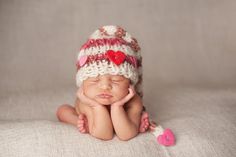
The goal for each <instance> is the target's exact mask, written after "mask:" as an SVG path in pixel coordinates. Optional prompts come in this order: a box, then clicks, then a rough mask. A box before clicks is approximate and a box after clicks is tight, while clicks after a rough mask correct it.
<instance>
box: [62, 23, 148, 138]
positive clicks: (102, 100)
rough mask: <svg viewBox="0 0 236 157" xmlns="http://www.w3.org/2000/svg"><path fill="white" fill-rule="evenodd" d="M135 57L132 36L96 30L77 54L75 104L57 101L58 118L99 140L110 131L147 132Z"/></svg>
mask: <svg viewBox="0 0 236 157" xmlns="http://www.w3.org/2000/svg"><path fill="white" fill-rule="evenodd" d="M141 62H142V58H141V54H140V47H139V45H138V43H137V40H135V39H134V38H133V37H131V35H130V34H129V33H127V32H126V31H125V30H124V29H122V28H121V27H118V26H103V27H102V28H100V29H98V30H96V31H95V32H94V33H93V34H92V35H91V36H90V38H89V39H88V41H87V42H86V43H85V44H84V45H83V46H82V48H81V49H80V52H79V54H78V62H77V70H78V71H77V75H76V81H77V86H78V91H77V98H76V101H75V105H74V107H73V106H70V105H67V104H65V105H61V106H60V107H59V108H58V110H57V117H58V119H59V120H60V121H61V122H65V123H69V124H72V125H74V126H77V127H78V129H79V131H80V132H81V133H89V134H91V135H92V136H94V137H96V138H99V139H102V140H110V139H112V138H113V135H114V133H115V134H116V136H117V137H118V138H119V139H121V140H129V139H131V138H133V137H135V136H136V135H137V134H138V133H140V132H141V133H142V132H145V131H147V129H148V128H149V125H150V124H149V118H148V114H147V112H145V111H144V107H143V103H142V88H141V85H142V69H141V68H142V64H141Z"/></svg>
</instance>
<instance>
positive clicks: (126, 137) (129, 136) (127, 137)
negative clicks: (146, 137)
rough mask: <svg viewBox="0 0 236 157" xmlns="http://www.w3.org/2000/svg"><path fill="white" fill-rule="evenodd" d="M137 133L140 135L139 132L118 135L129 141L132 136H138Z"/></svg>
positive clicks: (120, 138) (121, 138)
mask: <svg viewBox="0 0 236 157" xmlns="http://www.w3.org/2000/svg"><path fill="white" fill-rule="evenodd" d="M137 135H138V132H133V133H132V134H126V135H123V136H120V135H117V137H118V138H119V140H121V141H129V140H131V139H132V138H134V137H136V136H137Z"/></svg>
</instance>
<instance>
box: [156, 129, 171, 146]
mask: <svg viewBox="0 0 236 157" xmlns="http://www.w3.org/2000/svg"><path fill="white" fill-rule="evenodd" d="M157 141H158V142H159V143H160V144H162V145H164V146H171V145H174V144H175V136H174V134H173V132H172V131H171V130H170V129H165V130H164V132H163V134H162V135H159V136H158V137H157Z"/></svg>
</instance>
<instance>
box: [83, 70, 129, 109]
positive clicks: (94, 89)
mask: <svg viewBox="0 0 236 157" xmlns="http://www.w3.org/2000/svg"><path fill="white" fill-rule="evenodd" d="M129 85H130V80H129V79H127V78H125V77H124V76H121V75H109V74H106V75H99V76H98V77H90V78H88V79H86V80H85V81H83V89H84V94H85V95H86V96H87V97H89V98H90V99H93V100H95V101H97V102H98V103H100V104H102V105H110V104H112V103H114V102H116V101H118V100H121V99H122V98H124V97H125V96H126V95H127V94H128V89H129Z"/></svg>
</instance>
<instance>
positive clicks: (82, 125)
mask: <svg viewBox="0 0 236 157" xmlns="http://www.w3.org/2000/svg"><path fill="white" fill-rule="evenodd" d="M77 127H78V130H79V132H81V133H84V134H85V133H88V132H89V127H88V120H87V118H86V116H85V115H84V114H80V115H79V118H78V122H77Z"/></svg>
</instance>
